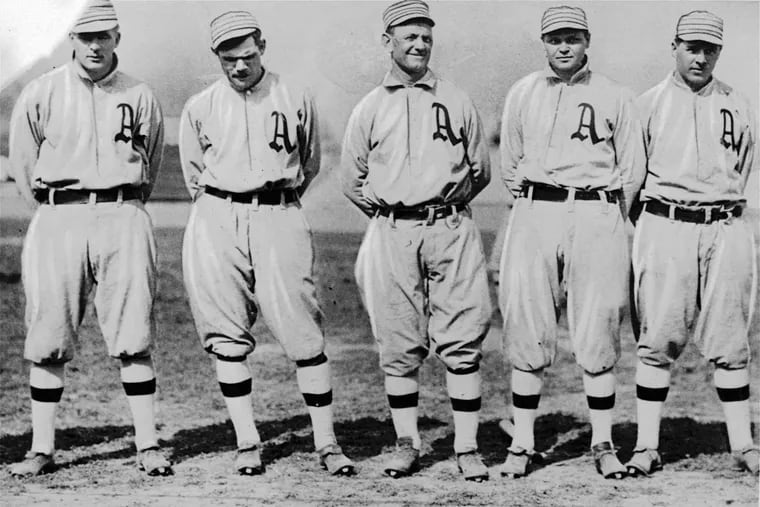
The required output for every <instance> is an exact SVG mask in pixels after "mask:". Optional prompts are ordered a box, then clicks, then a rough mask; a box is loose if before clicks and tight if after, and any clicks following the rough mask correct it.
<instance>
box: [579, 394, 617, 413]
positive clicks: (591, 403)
mask: <svg viewBox="0 0 760 507" xmlns="http://www.w3.org/2000/svg"><path fill="white" fill-rule="evenodd" d="M586 401H587V402H588V408H590V409H591V410H612V409H613V408H615V393H612V394H611V395H610V396H588V395H587V396H586Z"/></svg>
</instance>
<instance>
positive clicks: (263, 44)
mask: <svg viewBox="0 0 760 507" xmlns="http://www.w3.org/2000/svg"><path fill="white" fill-rule="evenodd" d="M257 46H259V53H261V54H262V55H263V54H264V51H266V49H267V41H266V39H261V40H260V41H259V43H258V44H257Z"/></svg>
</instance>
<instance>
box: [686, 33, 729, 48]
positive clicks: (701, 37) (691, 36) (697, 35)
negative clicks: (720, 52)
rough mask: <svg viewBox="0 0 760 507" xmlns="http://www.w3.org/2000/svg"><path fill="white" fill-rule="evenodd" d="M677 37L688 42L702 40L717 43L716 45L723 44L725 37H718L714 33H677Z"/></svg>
mask: <svg viewBox="0 0 760 507" xmlns="http://www.w3.org/2000/svg"><path fill="white" fill-rule="evenodd" d="M676 37H678V38H679V39H681V40H684V41H687V42H695V41H702V42H709V43H710V44H715V45H716V46H722V45H723V39H719V38H718V37H716V36H714V35H705V34H701V33H685V34H681V35H676Z"/></svg>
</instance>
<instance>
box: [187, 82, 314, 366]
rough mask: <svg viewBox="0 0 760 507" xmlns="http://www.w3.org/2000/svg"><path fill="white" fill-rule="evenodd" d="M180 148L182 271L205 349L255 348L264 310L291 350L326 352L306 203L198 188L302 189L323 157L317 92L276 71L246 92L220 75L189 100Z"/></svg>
mask: <svg viewBox="0 0 760 507" xmlns="http://www.w3.org/2000/svg"><path fill="white" fill-rule="evenodd" d="M179 148H180V158H181V161H182V171H183V173H184V176H185V183H186V185H187V188H188V189H189V191H190V193H191V195H193V196H194V198H195V203H194V204H193V209H192V211H191V213H190V219H189V220H188V224H187V229H186V232H185V238H184V246H183V255H182V261H183V273H184V277H185V285H186V286H187V293H188V297H189V299H190V308H191V310H192V313H193V318H194V320H195V325H196V328H197V330H198V334H199V336H200V338H201V341H202V343H203V346H204V348H205V349H206V350H207V351H209V352H213V353H215V354H218V355H221V356H227V357H241V356H245V355H247V354H249V353H250V352H252V351H253V349H254V347H255V339H254V337H253V336H252V335H251V328H252V326H253V324H254V322H255V320H256V318H257V313H258V310H259V309H260V310H261V312H262V314H263V316H264V319H265V321H266V322H267V327H269V329H270V330H271V331H272V333H273V334H274V335H275V337H276V338H277V339H278V340H279V342H280V343H281V344H282V346H283V348H284V349H285V352H286V353H287V355H288V357H290V358H291V359H293V360H302V359H310V358H313V357H315V356H317V355H319V354H320V353H321V352H323V351H324V336H323V332H322V312H321V309H320V307H319V302H318V301H317V295H316V287H315V285H314V280H313V275H312V271H313V265H314V254H313V248H312V241H311V230H310V228H309V225H308V223H307V222H306V218H305V216H304V213H303V211H302V210H301V205H300V203H299V202H298V200H294V201H293V202H289V203H287V205H285V206H280V205H279V204H278V205H266V206H264V205H262V206H258V205H254V204H251V203H242V202H227V200H226V199H221V198H219V197H217V196H214V195H210V194H208V193H205V194H203V193H199V190H201V188H202V187H203V186H211V187H215V188H217V189H220V190H223V191H227V192H254V191H264V190H286V189H293V190H296V191H298V192H299V193H302V192H303V191H304V190H305V188H306V187H307V186H308V184H309V183H310V182H311V181H312V179H313V178H314V177H315V176H316V175H317V172H318V171H319V164H320V150H319V138H318V123H317V118H316V111H315V108H314V105H313V103H312V100H311V98H310V97H309V95H308V94H307V93H306V91H305V90H303V89H301V88H298V87H295V86H293V85H291V84H290V83H286V82H285V81H284V80H283V79H281V78H280V76H278V75H277V74H275V73H272V72H268V71H265V73H264V75H263V77H262V78H261V80H260V81H259V82H258V83H257V84H256V85H255V86H253V87H252V88H251V89H249V90H246V91H244V92H240V91H237V90H235V89H234V88H232V86H231V85H230V84H229V81H228V80H227V78H222V79H220V80H219V81H217V82H215V83H214V84H212V85H211V86H210V87H208V88H207V89H205V90H204V91H202V92H200V93H199V94H197V95H195V96H193V97H191V98H190V100H189V101H188V102H187V104H186V105H185V108H184V110H183V112H182V118H181V120H180V136H179ZM254 294H255V296H256V299H257V300H258V303H259V307H258V308H257V306H256V303H255V302H254Z"/></svg>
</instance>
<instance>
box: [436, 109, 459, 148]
mask: <svg viewBox="0 0 760 507" xmlns="http://www.w3.org/2000/svg"><path fill="white" fill-rule="evenodd" d="M433 109H435V132H433V140H436V139H441V140H442V141H449V142H450V143H451V144H452V145H453V146H456V145H457V144H459V143H461V142H462V139H463V138H464V135H463V132H462V129H460V132H459V135H460V136H461V137H459V138H457V136H456V135H455V134H454V131H453V130H452V129H451V118H450V117H449V110H448V109H446V106H444V105H443V104H439V103H438V102H433Z"/></svg>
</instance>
